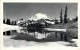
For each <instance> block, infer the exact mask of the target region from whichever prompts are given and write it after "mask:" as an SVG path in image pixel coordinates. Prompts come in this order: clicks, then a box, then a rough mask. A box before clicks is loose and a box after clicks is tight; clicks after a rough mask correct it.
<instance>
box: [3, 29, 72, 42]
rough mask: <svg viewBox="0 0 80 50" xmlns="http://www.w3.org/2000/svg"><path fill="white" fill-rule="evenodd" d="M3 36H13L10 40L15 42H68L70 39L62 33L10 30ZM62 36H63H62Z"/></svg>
mask: <svg viewBox="0 0 80 50" xmlns="http://www.w3.org/2000/svg"><path fill="white" fill-rule="evenodd" d="M3 34H4V35H8V36H13V35H15V37H13V38H12V39H17V40H19V39H20V40H29V41H70V40H71V37H68V36H67V35H65V34H64V33H63V32H62V33H61V32H60V33H59V32H37V31H35V32H34V31H33V32H30V31H27V29H19V30H11V31H6V32H3ZM63 35H64V36H63Z"/></svg>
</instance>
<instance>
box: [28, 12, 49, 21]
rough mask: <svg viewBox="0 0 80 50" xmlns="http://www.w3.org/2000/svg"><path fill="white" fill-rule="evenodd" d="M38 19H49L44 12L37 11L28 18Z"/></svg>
mask: <svg viewBox="0 0 80 50" xmlns="http://www.w3.org/2000/svg"><path fill="white" fill-rule="evenodd" d="M39 19H49V18H48V16H47V15H46V14H42V13H37V14H35V15H34V16H32V17H31V18H29V20H34V21H37V20H39Z"/></svg>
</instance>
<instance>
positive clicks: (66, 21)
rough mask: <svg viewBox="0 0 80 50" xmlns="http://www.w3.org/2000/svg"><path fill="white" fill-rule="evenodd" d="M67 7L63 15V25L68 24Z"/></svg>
mask: <svg viewBox="0 0 80 50" xmlns="http://www.w3.org/2000/svg"><path fill="white" fill-rule="evenodd" d="M67 10H68V9H67V6H66V8H65V14H64V23H68V20H67Z"/></svg>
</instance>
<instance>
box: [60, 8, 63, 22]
mask: <svg viewBox="0 0 80 50" xmlns="http://www.w3.org/2000/svg"><path fill="white" fill-rule="evenodd" d="M62 22H63V19H62V9H61V11H60V23H62Z"/></svg>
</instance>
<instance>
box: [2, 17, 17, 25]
mask: <svg viewBox="0 0 80 50" xmlns="http://www.w3.org/2000/svg"><path fill="white" fill-rule="evenodd" d="M3 23H4V24H8V25H16V21H11V20H10V19H9V18H7V19H6V20H5V19H3Z"/></svg>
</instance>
